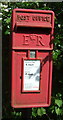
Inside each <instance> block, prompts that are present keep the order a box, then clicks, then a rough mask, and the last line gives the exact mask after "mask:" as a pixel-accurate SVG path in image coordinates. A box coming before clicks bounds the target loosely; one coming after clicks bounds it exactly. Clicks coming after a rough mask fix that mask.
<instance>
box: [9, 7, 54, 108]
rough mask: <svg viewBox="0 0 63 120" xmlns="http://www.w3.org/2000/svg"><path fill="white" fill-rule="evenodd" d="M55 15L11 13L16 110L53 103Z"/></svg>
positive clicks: (46, 11) (37, 12) (14, 104)
mask: <svg viewBox="0 0 63 120" xmlns="http://www.w3.org/2000/svg"><path fill="white" fill-rule="evenodd" d="M53 32H54V12H53V11H49V10H32V9H18V8H17V9H14V10H13V12H12V43H11V44H12V47H11V51H12V69H11V71H12V84H11V87H12V90H11V106H12V107H14V108H30V107H48V106H49V105H50V103H51V87H52V50H53V44H52V40H53Z"/></svg>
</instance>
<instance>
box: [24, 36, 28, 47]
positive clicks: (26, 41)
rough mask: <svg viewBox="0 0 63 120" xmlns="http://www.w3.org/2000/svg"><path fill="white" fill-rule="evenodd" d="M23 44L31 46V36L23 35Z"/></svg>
mask: <svg viewBox="0 0 63 120" xmlns="http://www.w3.org/2000/svg"><path fill="white" fill-rule="evenodd" d="M23 44H24V45H29V35H23Z"/></svg>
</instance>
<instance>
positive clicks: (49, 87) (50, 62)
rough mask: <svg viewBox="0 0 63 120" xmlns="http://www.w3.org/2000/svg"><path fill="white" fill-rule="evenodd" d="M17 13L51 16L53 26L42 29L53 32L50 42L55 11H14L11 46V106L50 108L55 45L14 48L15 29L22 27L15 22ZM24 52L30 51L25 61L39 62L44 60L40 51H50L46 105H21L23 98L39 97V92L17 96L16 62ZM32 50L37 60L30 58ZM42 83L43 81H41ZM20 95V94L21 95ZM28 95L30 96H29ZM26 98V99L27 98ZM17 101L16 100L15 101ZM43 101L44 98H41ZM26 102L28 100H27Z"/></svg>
mask: <svg viewBox="0 0 63 120" xmlns="http://www.w3.org/2000/svg"><path fill="white" fill-rule="evenodd" d="M16 11H17V12H22V13H32V14H33V13H36V14H38V13H39V14H44V13H45V14H51V26H46V25H45V26H42V28H48V29H50V30H51V32H50V35H51V36H50V40H51V41H52V40H53V38H54V37H53V33H54V12H53V11H49V10H33V9H18V8H16V9H14V10H13V13H12V46H11V49H12V85H11V88H12V92H11V93H12V94H11V106H12V107H14V108H31V107H48V106H50V104H51V90H52V60H51V58H52V50H53V44H50V47H39V48H38V47H37V48H33V47H31V48H29V47H27V48H25V47H24V48H23V47H21V46H19V47H18V46H17V47H16V46H14V45H13V41H14V39H15V38H14V37H15V34H16V33H14V28H15V30H17V27H19V26H20V23H19V24H18V23H16V21H15V15H16ZM21 27H31V28H32V27H36V28H40V27H41V26H34V25H32V26H29V25H28V26H27V25H25V26H24V25H21ZM21 50H22V51H23V50H28V58H26V57H23V59H22V60H24V59H28V60H29V59H33V60H34V59H39V60H42V59H41V58H39V57H37V55H38V51H48V54H49V56H50V58H49V78H48V79H49V80H48V82H49V83H48V88H46V89H47V92H48V93H46V95H47V97H46V99H47V100H46V102H44V103H38V102H37V101H36V103H32V101H31V103H29V104H28V103H27V104H24V105H23V104H20V100H21V97H22V96H23V98H26V97H28V95H30V96H31V95H32V97H34V95H35V96H36V95H37V96H39V95H38V94H39V93H40V91H38V92H36V93H35V91H33V92H29V91H28V93H27V92H26V93H25V95H23V93H24V91H23V93H21V97H20V95H18V94H17V91H16V90H15V88H16V82H15V78H16V76H15V71H16V70H15V68H16V67H15V63H16V61H15V58H16V60H17V57H16V56H17V54H19V55H20V54H21V53H18V51H21ZM30 50H35V51H36V58H30ZM16 51H17V52H16ZM22 68H23V66H22ZM22 73H23V70H22ZM40 82H41V81H40ZM40 87H42V86H41V85H40ZM19 94H20V93H19ZM27 94H28V95H27ZM25 96H26V97H25ZM18 98H20V100H18ZM15 99H16V100H15ZM41 99H42V98H41ZM26 100H27V98H26Z"/></svg>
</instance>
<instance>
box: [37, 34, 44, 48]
mask: <svg viewBox="0 0 63 120" xmlns="http://www.w3.org/2000/svg"><path fill="white" fill-rule="evenodd" d="M40 44H41V45H42V46H44V43H43V42H42V36H40V35H38V36H37V45H38V46H39V45H40Z"/></svg>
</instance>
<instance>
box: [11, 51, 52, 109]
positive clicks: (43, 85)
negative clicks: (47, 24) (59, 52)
mask: <svg viewBox="0 0 63 120" xmlns="http://www.w3.org/2000/svg"><path fill="white" fill-rule="evenodd" d="M30 53H31V50H26V51H25V50H24V51H23V50H20V51H18V52H16V51H13V54H12V56H13V57H12V58H13V68H12V73H14V75H13V78H12V79H13V82H14V84H15V85H14V86H13V89H14V91H13V93H12V97H14V101H13V102H12V103H13V106H14V107H17V106H18V107H29V106H33V107H34V106H35V107H37V106H38V105H39V107H40V106H41V104H42V106H47V104H49V102H50V101H49V100H50V99H49V97H50V94H51V93H50V92H51V90H50V89H51V84H50V82H51V78H50V77H51V72H52V71H51V70H52V69H51V53H50V52H47V51H46V52H45V51H42V50H37V51H36V50H33V51H32V53H33V54H34V55H31V54H30ZM26 60H28V62H29V61H30V60H31V61H32V63H33V62H36V60H37V61H38V64H39V66H40V70H39V73H38V77H39V78H38V80H39V82H38V85H37V86H35V85H33V84H34V81H33V80H32V82H31V84H32V86H31V88H30V89H29V85H30V81H28V82H29V83H28V89H27V90H26V89H24V84H25V83H26V81H24V71H23V67H24V64H23V61H25V62H26ZM34 64H35V63H34ZM31 68H32V67H31ZM28 69H29V67H28ZM33 71H34V68H33ZM27 72H29V70H27ZM33 73H34V72H33ZM32 77H33V75H32ZM29 80H30V79H29ZM32 87H35V89H33V88H32ZM36 87H38V88H36Z"/></svg>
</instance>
